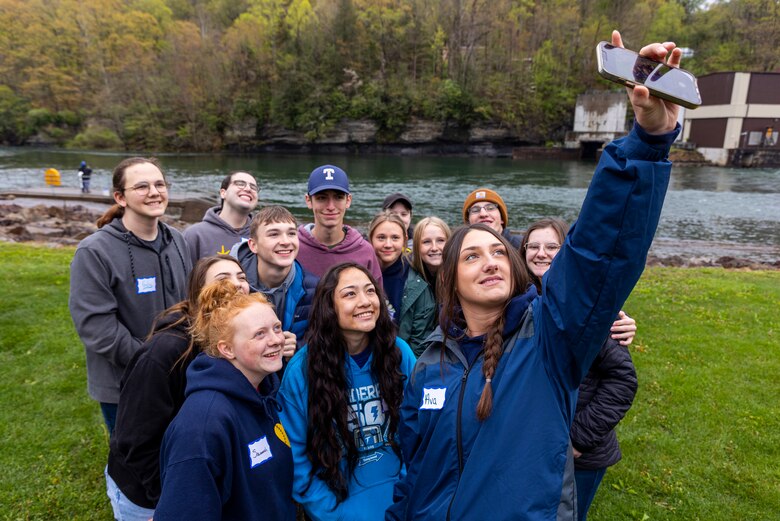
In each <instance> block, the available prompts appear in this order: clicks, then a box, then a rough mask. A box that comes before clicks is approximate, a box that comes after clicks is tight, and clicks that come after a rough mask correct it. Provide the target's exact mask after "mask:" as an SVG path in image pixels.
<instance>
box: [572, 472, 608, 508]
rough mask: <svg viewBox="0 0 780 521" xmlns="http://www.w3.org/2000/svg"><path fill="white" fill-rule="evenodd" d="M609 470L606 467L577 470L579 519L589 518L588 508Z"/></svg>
mask: <svg viewBox="0 0 780 521" xmlns="http://www.w3.org/2000/svg"><path fill="white" fill-rule="evenodd" d="M606 472H607V469H606V467H605V468H603V469H596V470H575V471H574V481H575V482H576V483H577V520H578V521H585V520H586V519H587V518H588V509H589V508H590V504H591V503H592V502H593V498H594V497H595V495H596V491H597V490H598V489H599V485H600V484H601V480H602V479H604V474H605V473H606Z"/></svg>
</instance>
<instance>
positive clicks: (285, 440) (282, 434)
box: [274, 423, 290, 447]
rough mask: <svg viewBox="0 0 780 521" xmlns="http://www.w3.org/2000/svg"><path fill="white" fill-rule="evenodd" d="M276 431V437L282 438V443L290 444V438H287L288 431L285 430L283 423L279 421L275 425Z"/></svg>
mask: <svg viewBox="0 0 780 521" xmlns="http://www.w3.org/2000/svg"><path fill="white" fill-rule="evenodd" d="M274 433H275V434H276V437H277V438H279V439H280V440H282V443H284V444H285V445H287V446H288V447H289V446H290V440H289V439H288V438H287V433H286V432H285V431H284V427H283V426H282V424H281V423H277V424H276V425H274Z"/></svg>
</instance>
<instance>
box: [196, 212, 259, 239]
mask: <svg viewBox="0 0 780 521" xmlns="http://www.w3.org/2000/svg"><path fill="white" fill-rule="evenodd" d="M221 211H222V207H221V206H212V207H211V208H209V209H208V210H206V213H205V214H203V220H202V222H204V223H209V224H213V225H214V226H218V227H220V228H222V229H223V230H225V231H226V232H228V233H236V230H238V231H239V232H240V233H241V234H242V235H244V234H249V225H250V224H251V223H252V216H253V214H249V217H248V218H247V220H246V224H244V225H243V226H242V227H241V228H233V227H232V226H230V225H229V224H228V223H226V222H225V221H224V220H223V219H222V217H220V216H219V213H220V212H221Z"/></svg>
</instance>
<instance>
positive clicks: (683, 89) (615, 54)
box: [596, 42, 701, 109]
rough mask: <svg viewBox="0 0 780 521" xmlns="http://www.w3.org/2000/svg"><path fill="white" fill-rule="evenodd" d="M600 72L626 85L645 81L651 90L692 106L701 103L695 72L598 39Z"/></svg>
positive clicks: (664, 97)
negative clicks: (692, 72) (599, 41)
mask: <svg viewBox="0 0 780 521" xmlns="http://www.w3.org/2000/svg"><path fill="white" fill-rule="evenodd" d="M596 60H597V61H598V66H599V74H600V75H601V76H602V77H604V78H606V79H608V80H610V81H614V82H615V83H620V84H621V85H625V86H627V87H632V88H633V87H635V86H636V85H644V86H645V87H647V88H648V90H649V91H650V94H652V95H653V96H656V97H658V98H662V99H665V100H669V101H671V102H673V103H676V104H678V105H681V106H683V107H687V108H689V109H695V108H696V107H698V106H699V105H701V94H699V86H698V84H697V83H696V76H694V75H693V74H691V73H690V72H688V71H686V70H685V69H680V68H676V67H670V66H668V65H666V64H665V63H661V62H657V61H655V60H651V59H650V58H645V57H644V56H640V55H639V54H637V53H635V52H634V51H629V50H628V49H623V48H622V47H615V46H614V45H612V44H610V43H607V42H601V43H599V44H598V46H596Z"/></svg>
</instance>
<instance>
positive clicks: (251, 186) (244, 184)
mask: <svg viewBox="0 0 780 521" xmlns="http://www.w3.org/2000/svg"><path fill="white" fill-rule="evenodd" d="M230 184H232V185H236V188H238V189H239V190H244V189H245V188H246V187H247V186H248V187H249V189H250V190H252V191H253V192H257V185H256V184H254V183H247V182H246V181H242V180H241V179H236V180H235V181H233V182H231V183H230Z"/></svg>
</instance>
